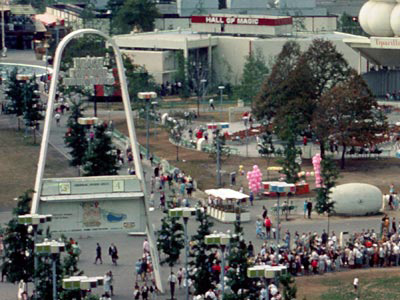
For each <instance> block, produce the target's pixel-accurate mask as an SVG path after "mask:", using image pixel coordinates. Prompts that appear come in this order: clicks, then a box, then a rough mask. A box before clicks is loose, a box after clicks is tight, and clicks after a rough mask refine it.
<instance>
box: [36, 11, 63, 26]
mask: <svg viewBox="0 0 400 300" xmlns="http://www.w3.org/2000/svg"><path fill="white" fill-rule="evenodd" d="M35 20H37V21H40V22H42V23H43V24H44V25H46V26H52V25H56V23H57V21H58V19H57V18H56V17H55V16H53V15H51V14H48V13H45V14H40V15H35Z"/></svg>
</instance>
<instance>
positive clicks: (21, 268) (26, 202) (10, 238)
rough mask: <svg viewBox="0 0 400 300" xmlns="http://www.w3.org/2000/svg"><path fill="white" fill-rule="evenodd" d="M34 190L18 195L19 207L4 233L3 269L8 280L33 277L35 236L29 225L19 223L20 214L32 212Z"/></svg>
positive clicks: (13, 280)
mask: <svg viewBox="0 0 400 300" xmlns="http://www.w3.org/2000/svg"><path fill="white" fill-rule="evenodd" d="M32 193H33V191H32V190H28V191H26V192H25V193H24V194H22V195H21V196H20V197H18V203H17V207H16V208H14V209H13V217H12V219H11V220H10V221H9V222H8V224H7V227H6V228H5V234H4V239H3V243H4V255H3V260H2V269H3V272H4V274H5V275H6V278H7V281H10V282H13V283H15V282H18V281H20V280H23V281H25V282H28V281H31V280H32V278H33V272H34V269H33V246H34V242H33V236H32V234H31V233H30V232H29V230H28V226H25V225H23V224H19V222H18V216H19V215H24V214H28V213H29V212H30V204H31V201H32Z"/></svg>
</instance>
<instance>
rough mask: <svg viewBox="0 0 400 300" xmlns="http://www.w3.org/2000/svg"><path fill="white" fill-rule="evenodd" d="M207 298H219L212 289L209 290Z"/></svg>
mask: <svg viewBox="0 0 400 300" xmlns="http://www.w3.org/2000/svg"><path fill="white" fill-rule="evenodd" d="M205 298H206V299H207V300H209V299H210V300H216V299H217V296H215V293H214V291H213V290H212V289H209V290H208V291H207V292H206V294H205Z"/></svg>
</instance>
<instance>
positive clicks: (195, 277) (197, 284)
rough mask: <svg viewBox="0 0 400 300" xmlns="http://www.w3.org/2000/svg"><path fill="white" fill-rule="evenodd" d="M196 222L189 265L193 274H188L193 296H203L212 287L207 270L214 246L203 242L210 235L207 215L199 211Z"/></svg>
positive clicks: (210, 225) (211, 224) (210, 264)
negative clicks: (195, 232) (197, 223)
mask: <svg viewBox="0 0 400 300" xmlns="http://www.w3.org/2000/svg"><path fill="white" fill-rule="evenodd" d="M196 221H198V222H199V223H200V224H199V227H198V228H197V234H195V235H194V236H192V242H193V247H192V252H191V254H190V257H192V258H193V260H192V261H191V262H190V263H189V264H190V266H191V267H192V268H193V272H192V273H191V274H190V278H191V279H192V281H193V287H194V294H195V295H204V294H205V293H206V292H207V291H208V290H209V289H210V288H212V286H213V284H212V281H213V279H212V277H211V276H210V272H209V269H210V268H211V266H212V263H213V258H214V256H213V255H212V254H211V253H210V250H211V249H212V248H213V247H215V246H210V245H206V243H205V241H204V239H205V236H206V235H209V234H211V228H212V226H213V223H212V222H210V221H209V218H208V216H207V213H206V212H205V211H204V210H200V209H199V210H197V212H196Z"/></svg>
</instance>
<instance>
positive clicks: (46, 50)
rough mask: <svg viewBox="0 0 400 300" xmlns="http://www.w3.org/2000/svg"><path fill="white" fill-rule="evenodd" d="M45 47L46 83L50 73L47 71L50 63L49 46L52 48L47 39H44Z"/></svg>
mask: <svg viewBox="0 0 400 300" xmlns="http://www.w3.org/2000/svg"><path fill="white" fill-rule="evenodd" d="M43 48H44V49H45V60H46V64H45V70H46V84H47V82H48V79H49V75H48V73H47V67H48V63H49V58H48V57H47V55H48V53H49V48H50V45H49V43H48V41H47V39H45V40H44V44H43Z"/></svg>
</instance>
